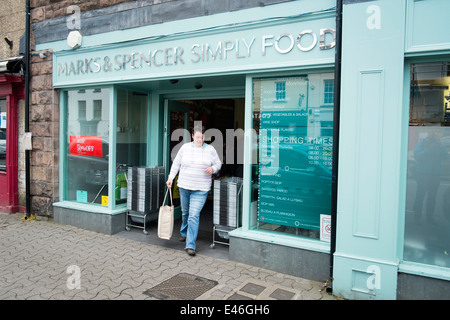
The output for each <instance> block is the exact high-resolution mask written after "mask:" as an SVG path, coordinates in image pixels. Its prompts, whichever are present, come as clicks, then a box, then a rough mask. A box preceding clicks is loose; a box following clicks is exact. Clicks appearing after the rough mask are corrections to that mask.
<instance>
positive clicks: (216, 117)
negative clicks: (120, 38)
mask: <svg viewBox="0 0 450 320" xmlns="http://www.w3.org/2000/svg"><path fill="white" fill-rule="evenodd" d="M176 103H179V104H183V105H187V106H189V120H188V127H189V131H190V132H191V131H192V128H193V127H194V122H197V121H202V125H203V126H204V127H205V129H206V132H205V143H207V144H213V145H214V146H215V147H216V145H215V143H216V144H217V145H218V147H216V150H217V152H218V154H219V156H221V157H222V158H221V160H222V168H221V170H220V171H219V172H218V173H217V174H215V175H214V176H213V179H214V180H216V179H223V178H229V177H239V178H242V177H243V165H242V158H241V159H239V157H241V156H242V149H241V150H239V145H240V146H241V147H242V146H243V140H240V139H243V135H242V134H240V133H242V132H243V129H244V104H245V99H244V98H227V99H201V100H178V101H176ZM169 117H170V120H169V121H170V125H169V127H170V136H172V132H173V131H174V130H176V129H180V128H181V129H182V128H184V123H185V119H184V117H183V113H180V112H176V111H174V112H173V114H171V115H169ZM209 129H214V130H209ZM227 129H232V130H234V132H233V134H234V136H233V137H232V138H231V139H230V138H228V139H227V132H226V130H227ZM208 130H209V131H208ZM219 132H220V134H221V135H222V137H223V147H222V148H221V147H220V146H221V145H222V143H220V140H216V139H220V138H218V137H215V136H214V135H217V134H219ZM229 133H230V131H229ZM181 139H182V138H180V139H179V141H170V151H172V149H173V148H174V147H175V146H177V145H179V144H180V142H182V140H181ZM228 140H231V143H233V144H234V147H233V148H232V149H231V151H232V153H233V157H230V156H229V155H228V156H227V152H229V150H230V147H231V146H230V145H229V144H230V141H228ZM238 150H239V151H238ZM227 159H233V160H231V161H228V162H227V161H226V160H227ZM170 164H171V161H170ZM213 193H214V181H213V184H212V188H211V191H210V193H209V195H208V198H207V201H206V203H205V205H204V207H203V210H202V212H201V214H200V226H199V234H198V238H197V251H198V252H199V253H202V254H209V255H213V256H216V257H220V258H228V245H227V244H225V243H227V242H228V234H227V233H224V232H220V233H218V232H217V231H216V232H214V229H213V228H214V223H213V214H214V196H213ZM173 201H174V206H179V193H178V190H177V187H176V186H175V187H174V189H173ZM180 226H181V217H178V218H176V219H175V223H174V230H173V236H172V239H171V240H169V241H168V240H162V239H159V238H158V237H157V221H152V222H150V223H148V224H146V231H147V235H144V234H143V233H142V231H141V230H138V229H136V230H133V231H134V232H127V231H124V232H122V233H120V234H121V235H123V236H124V237H127V238H130V237H133V238H134V240H138V241H139V240H142V241H145V242H148V243H152V244H157V245H161V246H165V247H171V248H176V249H182V248H183V245H184V244H182V243H180V242H179V241H178V238H179V229H180ZM213 234H214V239H213ZM213 240H215V241H214V243H213Z"/></svg>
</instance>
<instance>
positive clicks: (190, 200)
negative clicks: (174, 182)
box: [179, 188, 208, 250]
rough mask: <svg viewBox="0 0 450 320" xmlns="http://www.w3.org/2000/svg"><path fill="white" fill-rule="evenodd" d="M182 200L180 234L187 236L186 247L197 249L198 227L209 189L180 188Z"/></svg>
mask: <svg viewBox="0 0 450 320" xmlns="http://www.w3.org/2000/svg"><path fill="white" fill-rule="evenodd" d="M179 190H180V200H181V213H182V216H181V217H182V220H181V229H180V234H181V235H182V236H183V237H186V249H189V248H190V249H194V250H195V241H196V240H197V235H198V227H199V224H200V211H202V208H203V205H204V204H205V202H206V197H207V196H208V191H200V190H188V189H183V188H179Z"/></svg>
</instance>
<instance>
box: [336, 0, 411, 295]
mask: <svg viewBox="0 0 450 320" xmlns="http://www.w3.org/2000/svg"><path fill="white" fill-rule="evenodd" d="M405 13H406V2H405V1H403V0H397V1H389V0H379V1H369V2H362V3H359V4H351V5H344V9H343V43H342V48H343V50H342V79H341V81H342V82H341V83H342V89H341V90H342V91H341V97H342V98H341V113H340V119H341V120H340V121H341V123H340V139H339V141H340V146H339V185H338V206H337V228H336V232H337V240H336V252H335V255H334V269H333V276H334V282H333V293H335V294H337V295H340V296H344V297H346V298H350V299H395V298H396V284H397V270H398V263H399V260H398V256H399V252H398V244H397V243H398V241H402V240H401V239H398V229H399V207H400V204H399V190H400V189H401V184H402V183H404V182H403V181H400V179H399V177H400V176H399V172H400V171H401V150H402V140H401V138H402V137H401V133H402V130H401V127H402V109H403V101H402V96H403V74H404V43H405V42H404V41H405V37H404V31H405Z"/></svg>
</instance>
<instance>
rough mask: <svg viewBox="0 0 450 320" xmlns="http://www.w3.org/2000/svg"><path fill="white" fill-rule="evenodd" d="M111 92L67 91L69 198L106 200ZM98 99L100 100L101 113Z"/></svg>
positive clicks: (105, 90)
mask: <svg viewBox="0 0 450 320" xmlns="http://www.w3.org/2000/svg"><path fill="white" fill-rule="evenodd" d="M109 95H110V90H109V89H105V88H102V89H98V90H89V89H85V90H69V91H68V92H67V143H68V162H67V185H68V188H67V200H70V201H76V202H81V203H96V204H102V199H103V204H105V203H107V198H105V197H107V196H108V160H109V108H110V101H109V100H110V99H109ZM95 101H100V102H101V103H100V105H101V109H102V110H101V117H97V115H98V114H99V113H98V110H97V113H96V110H95V109H96V108H98V105H99V103H98V102H97V103H95ZM95 105H97V107H95ZM105 200H106V201H105Z"/></svg>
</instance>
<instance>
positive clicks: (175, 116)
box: [164, 99, 191, 219]
mask: <svg viewBox="0 0 450 320" xmlns="http://www.w3.org/2000/svg"><path fill="white" fill-rule="evenodd" d="M189 113H190V105H189V104H187V103H183V102H179V101H173V100H167V99H166V100H165V101H164V128H165V135H164V139H165V141H164V149H165V150H164V166H165V168H166V177H168V176H169V172H170V168H171V167H172V162H173V160H174V159H175V156H176V155H177V152H178V150H179V149H180V148H181V146H182V145H183V144H184V143H186V142H189V141H191V138H190V134H189ZM177 181H178V176H177V177H176V178H175V179H174V183H173V185H172V197H173V203H174V206H175V218H176V219H178V218H180V217H181V207H180V192H179V190H178V185H177Z"/></svg>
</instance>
